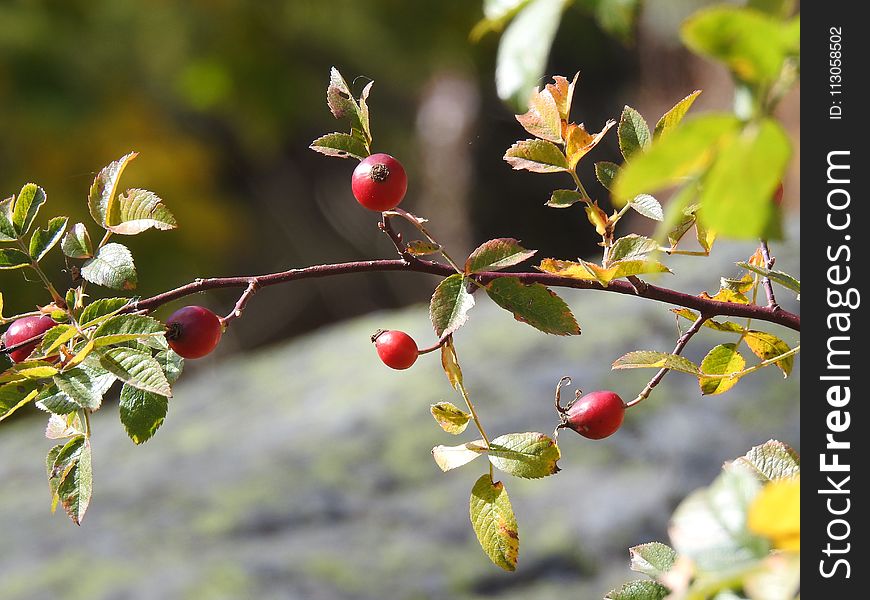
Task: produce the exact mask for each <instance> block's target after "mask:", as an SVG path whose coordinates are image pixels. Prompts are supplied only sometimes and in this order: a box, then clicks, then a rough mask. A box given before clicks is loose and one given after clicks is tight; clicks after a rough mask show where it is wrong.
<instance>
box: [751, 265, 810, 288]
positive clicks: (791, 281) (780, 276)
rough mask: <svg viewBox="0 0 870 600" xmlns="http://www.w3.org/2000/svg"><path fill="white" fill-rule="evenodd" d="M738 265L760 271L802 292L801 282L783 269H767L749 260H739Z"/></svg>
mask: <svg viewBox="0 0 870 600" xmlns="http://www.w3.org/2000/svg"><path fill="white" fill-rule="evenodd" d="M737 266H738V267H743V268H744V269H748V270H750V271H752V272H753V273H758V274H759V275H761V276H763V277H767V278H768V279H770V280H771V281H775V282H776V283H778V284H779V285H781V286H784V287H787V288H788V289H790V290H791V291H793V292H797V293H798V294H800V293H801V282H800V281H798V280H797V279H795V278H794V277H792V276H791V275H789V274H788V273H784V272H782V271H773V270H771V269H765V268H764V267H759V266H756V265H752V264H749V263H747V262H739V263H737Z"/></svg>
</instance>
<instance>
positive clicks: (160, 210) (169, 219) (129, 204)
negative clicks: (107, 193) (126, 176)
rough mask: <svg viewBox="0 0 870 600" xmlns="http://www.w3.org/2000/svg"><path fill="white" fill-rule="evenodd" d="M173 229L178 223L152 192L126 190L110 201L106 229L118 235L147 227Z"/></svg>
mask: <svg viewBox="0 0 870 600" xmlns="http://www.w3.org/2000/svg"><path fill="white" fill-rule="evenodd" d="M152 227H153V228H154V229H159V230H164V231H165V230H167V229H175V228H176V227H178V223H177V222H176V221H175V217H174V216H173V215H172V213H171V212H169V209H168V208H166V206H165V205H164V204H163V201H162V200H161V199H160V198H158V197H157V194H155V193H154V192H149V191H148V190H140V189H136V188H134V189H130V190H127V192H126V193H125V194H121V195H120V196H118V199H117V201H116V202H112V203H111V204H110V206H109V210H108V212H107V213H106V229H108V230H109V231H111V232H112V233H117V234H120V235H136V234H138V233H142V232H143V231H145V230H147V229H151V228H152Z"/></svg>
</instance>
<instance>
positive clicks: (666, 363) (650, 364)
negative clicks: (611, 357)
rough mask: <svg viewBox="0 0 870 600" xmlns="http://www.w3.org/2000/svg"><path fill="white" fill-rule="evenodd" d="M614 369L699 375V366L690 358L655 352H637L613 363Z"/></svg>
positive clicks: (621, 357) (630, 353)
mask: <svg viewBox="0 0 870 600" xmlns="http://www.w3.org/2000/svg"><path fill="white" fill-rule="evenodd" d="M611 368H612V369H646V368H651V369H671V370H672V371H682V372H683V373H689V374H691V375H697V374H698V373H699V369H698V366H697V365H695V363H693V362H692V361H690V360H689V359H688V358H684V357H682V356H679V355H677V354H668V353H666V352H656V351H655V350H635V351H634V352H629V353H628V354H624V355H622V356H620V357H619V358H617V359H616V360H615V361H613V365H612V366H611Z"/></svg>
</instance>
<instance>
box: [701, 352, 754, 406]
mask: <svg viewBox="0 0 870 600" xmlns="http://www.w3.org/2000/svg"><path fill="white" fill-rule="evenodd" d="M745 366H746V360H745V359H744V358H743V356H742V355H741V354H740V353H739V352H738V351H737V345H736V344H719V345H718V346H716V347H715V348H713V349H712V350H710V352H708V353H707V356H705V357H704V360H702V361H701V376H700V377H699V378H698V384H699V385H700V387H701V393H702V394H704V395H705V396H706V395H715V394H722V393H724V392H727V391H728V390H730V389H731V388H732V387H734V385H735V384H736V383H737V381H738V380H739V379H740V378H739V377H733V378H730V377H714V378H710V377H704V375H730V374H732V373H739V372H740V371H742V370H743V368H744V367H745Z"/></svg>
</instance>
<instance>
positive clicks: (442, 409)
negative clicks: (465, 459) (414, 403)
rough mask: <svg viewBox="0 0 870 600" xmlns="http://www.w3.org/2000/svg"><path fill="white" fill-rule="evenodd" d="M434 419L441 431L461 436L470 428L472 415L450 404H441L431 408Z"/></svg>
mask: <svg viewBox="0 0 870 600" xmlns="http://www.w3.org/2000/svg"><path fill="white" fill-rule="evenodd" d="M429 411H430V412H431V413H432V417H433V418H434V419H435V421H437V422H438V425H440V426H441V429H443V430H444V431H446V432H447V433H452V434H453V435H459V434H460V433H462V432H463V431H465V428H466V427H468V422H469V421H470V420H471V415H470V414H468V413H467V412H465V411H464V410H462V409H460V408H458V407H456V406H454V405H453V404H451V403H450V402H439V403H437V404H433V405H432V406H431V407H429Z"/></svg>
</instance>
